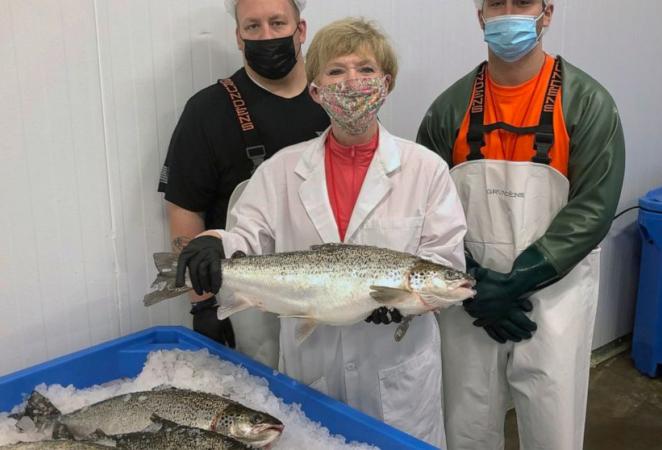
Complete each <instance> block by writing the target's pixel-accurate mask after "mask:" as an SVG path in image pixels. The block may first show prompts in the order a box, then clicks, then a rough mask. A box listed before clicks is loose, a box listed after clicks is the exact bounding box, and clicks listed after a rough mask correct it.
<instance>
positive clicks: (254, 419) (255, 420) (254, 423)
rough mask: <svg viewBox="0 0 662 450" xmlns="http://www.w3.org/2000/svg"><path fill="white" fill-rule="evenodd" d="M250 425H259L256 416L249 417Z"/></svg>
mask: <svg viewBox="0 0 662 450" xmlns="http://www.w3.org/2000/svg"><path fill="white" fill-rule="evenodd" d="M251 423H252V424H253V425H257V424H258V423H260V418H259V417H258V416H253V417H251Z"/></svg>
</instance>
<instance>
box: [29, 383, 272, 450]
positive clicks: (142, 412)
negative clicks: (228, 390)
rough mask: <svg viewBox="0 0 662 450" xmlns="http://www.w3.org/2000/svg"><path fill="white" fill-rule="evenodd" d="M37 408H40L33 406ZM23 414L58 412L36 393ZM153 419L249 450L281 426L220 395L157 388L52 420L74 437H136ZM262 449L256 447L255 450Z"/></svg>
mask: <svg viewBox="0 0 662 450" xmlns="http://www.w3.org/2000/svg"><path fill="white" fill-rule="evenodd" d="M35 404H38V405H39V406H38V407H36V408H35V407H33V405H35ZM26 410H39V411H49V412H51V413H52V411H53V410H55V411H56V409H55V407H54V406H52V404H50V402H49V401H48V399H46V398H45V397H43V396H42V395H41V394H39V393H37V392H34V393H33V394H32V396H31V397H30V399H29V400H28V406H27V408H26ZM154 414H156V415H157V416H158V417H161V418H163V419H165V420H167V421H171V422H174V423H177V424H180V425H184V426H188V427H194V428H200V429H203V430H209V431H213V432H216V433H220V434H223V435H225V436H229V437H232V438H234V439H237V440H239V441H241V442H243V443H246V444H250V445H253V446H261V445H267V444H269V443H270V442H272V441H274V440H275V439H277V438H278V437H279V436H280V434H281V432H282V430H283V424H282V423H281V422H280V421H279V420H278V419H276V418H275V417H272V416H270V415H269V414H267V413H264V412H261V411H256V410H253V409H251V408H248V407H246V406H244V405H242V404H240V403H237V402H234V401H232V400H230V399H227V398H224V397H220V396H218V395H214V394H210V393H206V392H199V391H191V390H187V389H176V388H159V389H155V390H152V391H142V392H134V393H131V394H125V395H120V396H116V397H112V398H109V399H107V400H103V401H101V402H98V403H95V404H93V405H89V406H86V407H84V408H81V409H79V410H77V411H74V412H71V413H69V414H64V415H58V416H54V415H52V414H51V415H50V420H51V421H55V422H57V424H58V425H61V426H63V427H65V428H66V431H67V432H68V433H71V434H72V435H73V436H74V437H76V438H85V437H89V436H90V435H93V434H94V433H95V432H96V431H97V430H99V431H101V432H102V433H104V434H105V435H117V434H127V433H135V432H140V431H143V430H145V429H146V428H148V427H149V426H150V425H151V424H152V420H151V418H152V416H153V415H154ZM256 443H257V444H260V445H256Z"/></svg>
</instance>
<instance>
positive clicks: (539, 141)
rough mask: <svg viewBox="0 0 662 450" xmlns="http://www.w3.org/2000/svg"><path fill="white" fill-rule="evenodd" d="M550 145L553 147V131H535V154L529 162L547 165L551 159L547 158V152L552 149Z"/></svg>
mask: <svg viewBox="0 0 662 450" xmlns="http://www.w3.org/2000/svg"><path fill="white" fill-rule="evenodd" d="M552 145H554V130H551V131H549V130H540V131H536V140H535V144H534V145H533V148H534V150H535V151H536V154H535V156H534V157H533V158H532V159H531V161H533V162H534V163H538V164H546V165H549V164H550V163H551V162H552V159H551V158H550V157H549V150H550V149H551V148H552Z"/></svg>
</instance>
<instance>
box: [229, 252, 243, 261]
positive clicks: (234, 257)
mask: <svg viewBox="0 0 662 450" xmlns="http://www.w3.org/2000/svg"><path fill="white" fill-rule="evenodd" d="M245 257H246V253H244V252H242V251H241V250H237V251H236V252H234V253H233V254H232V256H231V257H230V259H237V258H245Z"/></svg>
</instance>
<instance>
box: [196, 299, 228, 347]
mask: <svg viewBox="0 0 662 450" xmlns="http://www.w3.org/2000/svg"><path fill="white" fill-rule="evenodd" d="M217 309H218V303H217V302H216V297H211V298H209V299H207V300H204V301H202V302H197V303H193V304H192V305H191V314H192V315H193V329H194V330H195V331H197V332H198V333H200V334H202V335H204V336H207V337H208V338H210V339H213V340H215V341H216V342H220V343H221V344H223V345H225V346H226V347H230V348H235V340H234V329H233V328H232V322H230V319H225V320H218V316H217V315H216V310H217Z"/></svg>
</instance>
